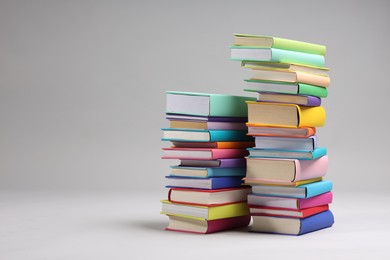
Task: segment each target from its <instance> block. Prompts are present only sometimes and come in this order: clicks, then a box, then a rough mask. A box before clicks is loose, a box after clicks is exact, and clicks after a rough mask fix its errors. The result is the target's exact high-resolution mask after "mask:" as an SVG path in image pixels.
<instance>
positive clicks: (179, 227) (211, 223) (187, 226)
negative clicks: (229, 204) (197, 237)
mask: <svg viewBox="0 0 390 260" xmlns="http://www.w3.org/2000/svg"><path fill="white" fill-rule="evenodd" d="M167 216H168V217H169V224H168V227H167V228H166V230H170V231H181V232H189V233H199V234H209V233H215V232H220V231H225V230H232V229H237V228H242V227H246V226H248V225H249V222H250V220H251V217H250V216H249V215H245V216H239V217H233V218H221V219H214V220H207V219H202V218H193V217H180V216H173V215H167Z"/></svg>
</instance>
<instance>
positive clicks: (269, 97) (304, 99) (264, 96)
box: [257, 92, 321, 107]
mask: <svg viewBox="0 0 390 260" xmlns="http://www.w3.org/2000/svg"><path fill="white" fill-rule="evenodd" d="M257 101H259V102H274V103H290V104H296V105H301V106H308V107H317V106H320V105H321V98H319V97H315V96H304V95H292V94H276V93H268V92H261V93H259V96H258V98H257Z"/></svg>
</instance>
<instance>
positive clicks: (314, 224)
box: [298, 210, 334, 235]
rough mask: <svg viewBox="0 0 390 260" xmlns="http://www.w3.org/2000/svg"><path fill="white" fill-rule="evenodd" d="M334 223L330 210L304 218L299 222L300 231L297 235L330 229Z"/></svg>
mask: <svg viewBox="0 0 390 260" xmlns="http://www.w3.org/2000/svg"><path fill="white" fill-rule="evenodd" d="M333 223H334V217H333V214H332V212H331V211H330V210H327V211H324V212H322V213H319V214H316V215H313V216H310V217H307V218H304V219H302V220H301V229H300V231H299V233H298V235H303V234H306V233H309V232H312V231H316V230H320V229H323V228H327V227H331V226H332V225H333Z"/></svg>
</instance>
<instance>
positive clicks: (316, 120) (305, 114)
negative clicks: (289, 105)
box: [297, 106, 326, 127]
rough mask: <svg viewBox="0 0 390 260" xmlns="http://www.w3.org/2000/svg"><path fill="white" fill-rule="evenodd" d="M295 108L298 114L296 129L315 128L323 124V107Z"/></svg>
mask: <svg viewBox="0 0 390 260" xmlns="http://www.w3.org/2000/svg"><path fill="white" fill-rule="evenodd" d="M297 107H298V114H299V125H298V127H302V126H307V127H317V126H323V125H324V124H325V119H326V112H325V109H324V108H323V107H303V106H297Z"/></svg>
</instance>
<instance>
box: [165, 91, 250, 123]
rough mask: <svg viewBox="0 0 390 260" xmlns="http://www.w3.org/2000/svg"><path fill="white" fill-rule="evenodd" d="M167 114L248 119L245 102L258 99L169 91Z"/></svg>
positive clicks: (167, 95) (167, 94) (167, 93)
mask: <svg viewBox="0 0 390 260" xmlns="http://www.w3.org/2000/svg"><path fill="white" fill-rule="evenodd" d="M166 97H167V106H166V113H169V114H185V115H194V116H209V117H247V116H248V109H247V105H246V103H245V101H256V98H253V97H245V96H233V95H225V94H209V93H195V92H180V91H167V92H166Z"/></svg>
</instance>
